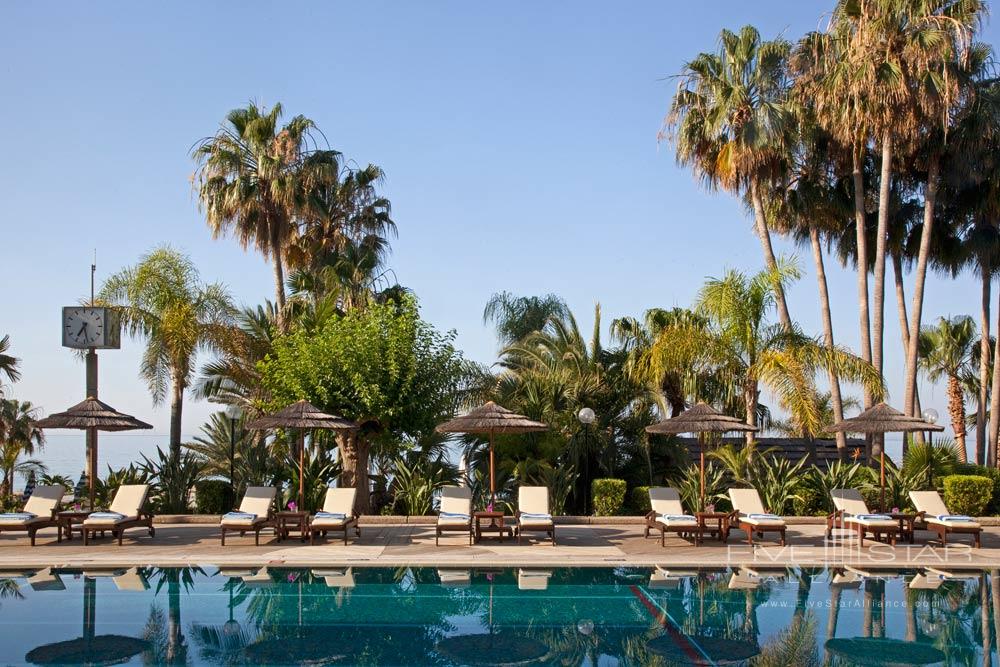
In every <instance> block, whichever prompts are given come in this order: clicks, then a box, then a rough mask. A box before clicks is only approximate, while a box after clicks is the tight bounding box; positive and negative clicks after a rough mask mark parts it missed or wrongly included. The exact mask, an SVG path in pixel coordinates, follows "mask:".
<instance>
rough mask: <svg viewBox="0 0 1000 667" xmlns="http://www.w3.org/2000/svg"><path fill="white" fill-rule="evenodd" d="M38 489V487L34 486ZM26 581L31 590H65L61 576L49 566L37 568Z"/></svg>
mask: <svg viewBox="0 0 1000 667" xmlns="http://www.w3.org/2000/svg"><path fill="white" fill-rule="evenodd" d="M35 490H36V491H37V490H38V487H35ZM28 583H29V584H31V588H32V590H36V591H64V590H66V584H64V583H63V580H62V578H60V576H59V575H58V574H57V573H56V572H53V571H52V568H51V567H47V568H45V569H44V570H39V571H38V572H36V573H35V574H33V575H32V576H30V577H28Z"/></svg>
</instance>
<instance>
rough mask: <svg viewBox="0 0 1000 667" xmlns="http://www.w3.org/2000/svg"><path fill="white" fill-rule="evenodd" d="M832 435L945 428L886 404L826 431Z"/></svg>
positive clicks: (882, 471)
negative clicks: (905, 413)
mask: <svg viewBox="0 0 1000 667" xmlns="http://www.w3.org/2000/svg"><path fill="white" fill-rule="evenodd" d="M826 430H827V431H830V432H832V433H841V432H850V433H866V434H867V433H915V432H918V431H943V430H944V427H942V426H938V425H937V424H932V423H930V422H928V421H924V420H923V419H921V418H920V417H910V416H909V415H904V414H903V413H902V412H900V411H899V410H896V409H895V408H891V407H889V406H888V405H886V404H885V403H879V404H877V405H873V406H872V407H870V408H868V409H867V410H865V411H864V412H862V413H861V414H860V415H858V416H857V417H851V418H850V419H844V420H842V421H839V422H837V423H836V424H834V425H833V426H830V427H828V428H827V429H826ZM879 467H880V472H879V484H880V486H881V495H880V497H879V503H880V507H879V510H880V511H882V512H884V511H885V447H884V446H883V447H882V450H881V451H880V452H879Z"/></svg>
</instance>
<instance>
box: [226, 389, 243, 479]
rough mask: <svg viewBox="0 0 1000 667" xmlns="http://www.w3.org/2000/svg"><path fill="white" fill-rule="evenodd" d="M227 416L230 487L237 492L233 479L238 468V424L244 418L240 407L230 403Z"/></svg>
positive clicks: (227, 407)
mask: <svg viewBox="0 0 1000 667" xmlns="http://www.w3.org/2000/svg"><path fill="white" fill-rule="evenodd" d="M226 416H227V417H229V485H230V486H232V487H233V491H234V492H235V490H236V481H235V480H234V479H233V478H234V477H235V476H236V475H235V472H236V471H235V468H236V422H238V421H239V420H240V417H242V416H243V410H242V409H240V406H238V405H236V404H234V403H230V404H229V405H227V406H226Z"/></svg>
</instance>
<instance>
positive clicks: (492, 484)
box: [490, 430, 497, 505]
mask: <svg viewBox="0 0 1000 667" xmlns="http://www.w3.org/2000/svg"><path fill="white" fill-rule="evenodd" d="M493 470H494V468H493V431H492V430H491V431H490V505H492V504H493V500H494V496H495V495H496V492H497V486H496V478H495V477H494V473H493Z"/></svg>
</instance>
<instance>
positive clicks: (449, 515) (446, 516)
mask: <svg viewBox="0 0 1000 667" xmlns="http://www.w3.org/2000/svg"><path fill="white" fill-rule="evenodd" d="M437 522H438V524H439V525H441V526H468V525H469V524H470V523H472V515H470V514H463V513H461V512H441V513H440V514H438V520H437Z"/></svg>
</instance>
